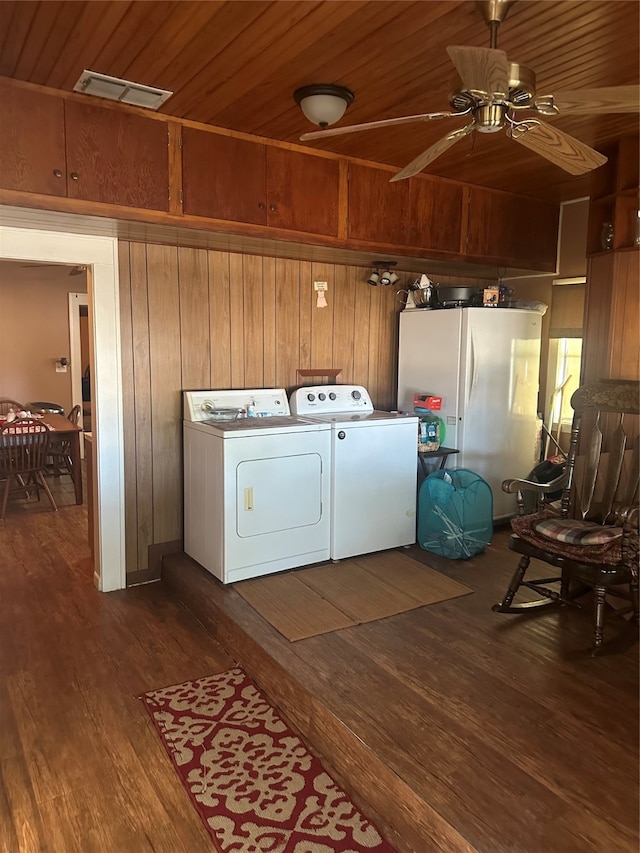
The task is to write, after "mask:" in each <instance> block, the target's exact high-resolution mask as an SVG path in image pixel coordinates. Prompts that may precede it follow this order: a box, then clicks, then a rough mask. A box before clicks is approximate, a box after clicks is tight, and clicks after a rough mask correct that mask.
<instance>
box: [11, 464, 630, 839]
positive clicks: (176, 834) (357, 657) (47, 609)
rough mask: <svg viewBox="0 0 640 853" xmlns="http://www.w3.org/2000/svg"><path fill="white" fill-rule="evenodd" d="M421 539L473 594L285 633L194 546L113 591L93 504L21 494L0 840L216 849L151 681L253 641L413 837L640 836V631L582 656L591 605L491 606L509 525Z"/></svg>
mask: <svg viewBox="0 0 640 853" xmlns="http://www.w3.org/2000/svg"><path fill="white" fill-rule="evenodd" d="M63 479H64V478H63ZM58 488H60V489H64V488H65V486H64V485H62V484H61V485H59V486H58ZM57 497H58V495H57ZM411 553H412V554H413V556H415V557H416V559H420V560H424V561H425V562H428V563H429V564H430V565H432V566H433V567H434V568H437V569H439V570H442V571H444V572H445V573H447V574H448V575H450V576H451V577H453V578H455V579H456V580H459V581H461V582H462V583H465V584H468V585H469V586H471V587H472V588H473V589H474V590H475V592H474V594H472V595H468V596H464V597H462V598H458V599H455V600H451V601H447V602H441V603H439V604H434V605H432V606H430V607H424V608H420V609H419V610H415V611H411V612H409V613H404V614H401V615H399V616H394V617H392V618H390V619H385V620H381V621H379V622H375V623H371V624H367V625H361V626H357V627H354V628H348V629H345V630H342V631H339V632H335V633H333V634H328V635H324V636H320V637H312V638H309V639H307V640H301V641H299V642H296V643H289V642H288V641H286V640H285V639H284V638H282V637H281V636H280V635H279V634H278V633H277V632H276V631H275V630H274V629H273V628H271V626H269V625H268V624H266V623H265V622H264V620H262V618H261V617H260V616H258V615H257V614H256V612H255V611H253V610H252V608H250V607H249V605H248V604H247V603H246V602H245V601H244V600H243V599H242V598H241V597H240V595H239V594H238V593H237V592H236V591H235V590H234V589H233V588H230V587H223V586H222V585H220V584H219V583H217V581H215V580H214V579H213V578H212V577H211V576H210V575H208V574H207V573H206V572H205V571H204V570H203V569H201V568H200V567H199V566H197V564H195V563H193V561H191V560H190V559H189V558H187V557H184V556H178V557H175V558H171V559H166V560H165V564H166V565H165V570H164V575H163V581H162V582H161V583H157V584H151V585H147V586H141V587H135V588H132V589H129V590H126V591H123V592H119V593H111V594H109V595H103V594H100V593H98V592H97V591H96V590H95V588H94V587H93V583H92V567H91V565H90V561H89V550H88V545H87V536H86V507H76V506H75V505H73V504H72V499H71V498H70V499H69V502H68V504H67V503H65V501H64V500H61V509H60V511H59V512H58V513H53V512H51V511H50V509H49V508H48V506H47V503H46V501H45V502H41V504H40V506H38V505H33V506H31V507H29V508H20V507H19V506H18V505H17V504H12V506H11V509H10V511H8V513H7V517H6V519H5V521H4V523H3V524H0V850H2V851H7V853H14V851H20V853H22V851H38V852H39V851H47V853H71V851H82V853H90V851H99V853H106V851H109V853H110V851H118V853H119V852H120V851H124V853H129V851H131V853H137V851H167V852H168V853H169V851H171V853H177V852H178V851H189V853H200V851H211V850H212V849H213V847H212V844H211V841H210V840H209V837H208V835H207V833H206V832H205V830H204V829H203V827H202V825H201V823H200V819H199V817H198V816H197V814H196V812H195V810H194V809H193V807H192V806H191V803H190V801H189V799H188V797H187V795H186V793H185V792H184V790H183V788H182V786H181V785H180V783H179V781H178V778H177V775H176V774H175V773H174V771H173V769H172V767H171V765H170V763H169V761H168V759H167V757H166V755H165V753H164V751H163V748H162V746H161V745H160V742H159V739H158V738H157V736H156V734H155V731H154V730H153V728H152V726H151V723H150V720H149V719H148V717H147V714H146V712H145V711H144V709H143V707H142V704H141V703H140V701H139V700H138V699H137V698H136V697H137V696H138V695H139V694H140V693H142V692H144V691H146V690H149V689H152V688H156V687H160V686H164V685H167V684H173V683H177V682H181V681H184V680H187V679H191V678H197V677H199V676H202V675H206V674H209V673H212V672H219V671H222V670H224V669H227V668H228V667H229V666H231V665H232V663H233V662H235V661H238V662H240V663H241V664H242V665H243V666H245V668H246V669H247V671H248V672H249V673H250V675H252V676H253V677H254V678H255V680H256V681H257V682H258V683H259V684H260V686H261V687H262V688H263V689H264V690H265V691H266V692H267V694H269V695H270V696H271V698H272V700H273V701H275V702H276V704H278V705H279V707H280V708H281V709H282V710H283V712H284V713H285V715H286V716H287V717H288V718H289V720H290V721H291V723H292V724H293V725H294V726H295V727H296V728H298V729H299V730H300V731H301V732H302V733H303V734H304V736H305V738H306V739H307V742H308V743H309V745H310V746H311V747H312V748H313V749H315V750H316V751H317V752H319V753H320V754H321V755H322V756H323V757H324V758H325V760H327V761H328V763H330V765H331V769H332V770H333V772H334V773H335V774H336V776H337V777H338V779H339V780H340V781H341V782H342V783H343V784H344V785H345V787H347V788H348V789H349V790H350V791H351V793H352V795H353V796H354V798H355V799H356V800H357V801H358V802H359V803H360V805H361V806H363V807H365V808H366V809H367V811H368V812H369V813H370V814H371V815H372V816H374V817H379V818H380V819H381V821H382V825H383V829H384V830H385V832H386V834H387V836H388V838H389V840H390V841H391V842H392V843H395V844H396V846H397V848H398V850H400V851H409V850H414V851H416V853H428V851H442V853H456V851H463V850H464V851H467V853H473V851H479V853H543V851H544V853H596V851H597V853H608V851H616V853H627V851H628V853H631V851H634V853H635V851H636V850H637V832H638V665H637V664H638V647H637V644H635V643H633V642H628V643H623V644H621V645H620V647H619V648H618V650H617V651H616V652H615V653H613V654H610V655H607V656H602V657H599V658H595V659H592V658H590V657H588V655H587V654H586V653H585V650H586V648H587V647H588V645H589V639H590V616H591V614H590V610H589V608H588V607H587V608H586V609H585V610H580V611H575V610H571V611H560V610H556V611H548V612H545V613H544V614H541V615H537V616H533V617H529V616H525V617H514V616H507V615H499V614H494V613H492V612H491V610H490V605H491V604H492V603H493V602H494V601H495V600H497V598H499V597H500V595H501V594H502V592H503V590H504V587H505V585H506V582H507V578H508V576H509V574H510V573H511V571H512V568H513V566H514V560H515V559H516V557H515V555H513V554H511V553H510V552H508V551H507V550H506V532H505V531H498V532H497V533H496V535H495V536H494V541H493V544H492V545H491V547H490V548H489V549H488V551H487V552H486V553H485V554H482V555H480V556H478V557H475V558H473V559H472V560H469V561H466V562H456V561H447V560H439V559H438V558H436V557H435V556H434V555H431V554H427V552H424V551H421V550H420V549H419V548H414V549H412V551H411ZM194 613H195V614H196V615H194ZM196 617H197V618H196ZM618 621H619V620H618ZM609 628H610V629H615V628H616V622H615V621H614V622H611V623H610V624H609ZM227 650H228V651H227ZM239 853H245V851H239Z"/></svg>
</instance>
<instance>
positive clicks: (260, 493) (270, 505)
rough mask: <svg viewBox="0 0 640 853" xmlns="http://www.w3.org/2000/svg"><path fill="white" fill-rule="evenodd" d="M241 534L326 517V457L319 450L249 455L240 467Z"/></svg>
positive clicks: (272, 530)
mask: <svg viewBox="0 0 640 853" xmlns="http://www.w3.org/2000/svg"><path fill="white" fill-rule="evenodd" d="M236 477H237V495H236V499H237V505H236V524H237V526H236V530H237V533H238V536H241V537H243V538H244V537H249V536H262V535H264V534H265V533H278V532H280V531H286V530H293V529H295V528H297V527H309V526H312V525H314V524H317V523H318V522H319V521H320V518H321V517H322V458H321V457H320V455H319V454H317V453H305V454H301V455H299V456H278V457H274V458H271V459H249V460H247V461H245V462H241V463H240V464H239V465H238V467H237V468H236Z"/></svg>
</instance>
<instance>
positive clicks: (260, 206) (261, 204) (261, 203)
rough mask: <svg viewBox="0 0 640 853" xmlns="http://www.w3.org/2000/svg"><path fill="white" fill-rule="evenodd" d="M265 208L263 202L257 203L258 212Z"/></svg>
mask: <svg viewBox="0 0 640 853" xmlns="http://www.w3.org/2000/svg"><path fill="white" fill-rule="evenodd" d="M265 207H266V204H265V203H264V202H263V201H261V202H259V203H258V210H264V209H265Z"/></svg>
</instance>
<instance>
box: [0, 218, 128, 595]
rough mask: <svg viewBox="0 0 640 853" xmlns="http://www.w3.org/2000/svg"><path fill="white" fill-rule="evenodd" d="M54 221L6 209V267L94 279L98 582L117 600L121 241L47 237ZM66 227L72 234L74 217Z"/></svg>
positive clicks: (2, 229) (0, 244)
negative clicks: (54, 267) (32, 266)
mask: <svg viewBox="0 0 640 853" xmlns="http://www.w3.org/2000/svg"><path fill="white" fill-rule="evenodd" d="M49 221H51V223H52V224H55V223H56V215H55V214H54V213H49V212H45V213H44V214H43V212H42V211H36V210H29V209H26V208H12V207H0V259H3V258H4V259H7V260H21V261H28V262H34V263H58V264H69V265H72V266H75V265H83V266H86V267H87V269H88V271H89V282H90V284H89V317H90V320H91V322H90V324H89V327H90V336H92V340H93V374H92V397H93V401H92V402H93V403H94V407H93V411H92V429H93V433H94V436H95V447H94V456H95V458H94V463H95V464H94V472H95V476H94V494H93V507H94V509H95V514H94V522H95V523H94V531H95V538H94V562H95V582H96V585H97V586H98V588H99V589H100V590H101V591H103V592H110V591H112V590H116V589H124V588H125V586H126V563H125V541H124V449H123V419H122V386H121V355H120V329H119V314H118V306H119V301H118V247H117V239H116V238H113V237H98V236H95V235H93V234H74V233H70V232H68V231H66V230H60V231H54V230H44V229H43V224H45V226H46V224H48V222H49ZM73 221H75V220H73ZM65 222H66V227H70V218H69V217H66V218H65ZM62 227H65V226H64V224H63V225H62ZM88 499H91V496H88Z"/></svg>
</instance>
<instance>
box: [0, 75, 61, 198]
mask: <svg viewBox="0 0 640 853" xmlns="http://www.w3.org/2000/svg"><path fill="white" fill-rule="evenodd" d="M0 151H1V152H2V153H1V154H0V186H1V187H4V188H5V189H8V190H19V191H21V192H29V193H45V194H47V195H59V196H65V195H66V194H67V184H66V157H65V147H64V106H63V102H62V100H61V99H60V98H57V97H55V96H54V95H47V94H46V93H44V92H38V91H35V90H32V89H26V88H25V89H23V88H18V87H13V86H6V85H4V84H3V85H0Z"/></svg>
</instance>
